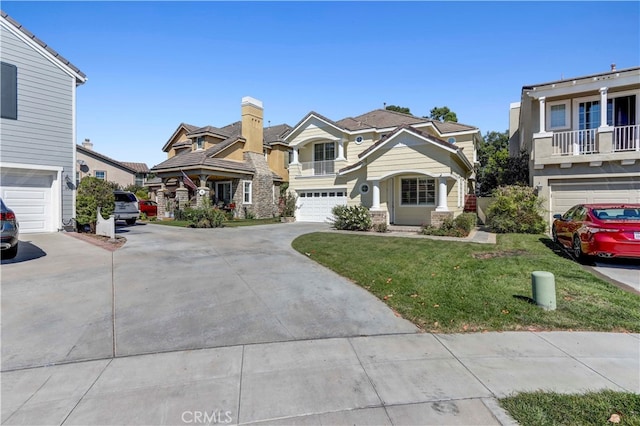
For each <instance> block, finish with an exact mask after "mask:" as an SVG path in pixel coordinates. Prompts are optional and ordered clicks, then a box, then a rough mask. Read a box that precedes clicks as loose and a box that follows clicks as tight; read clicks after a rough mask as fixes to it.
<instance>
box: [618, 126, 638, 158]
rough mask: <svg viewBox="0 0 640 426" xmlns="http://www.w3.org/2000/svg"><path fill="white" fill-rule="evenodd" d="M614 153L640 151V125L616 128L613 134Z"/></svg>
mask: <svg viewBox="0 0 640 426" xmlns="http://www.w3.org/2000/svg"><path fill="white" fill-rule="evenodd" d="M613 151H614V152H622V151H640V124H636V125H633V126H621V127H616V128H615V129H614V132H613Z"/></svg>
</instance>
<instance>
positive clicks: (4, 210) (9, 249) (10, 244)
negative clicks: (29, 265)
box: [0, 198, 20, 259]
mask: <svg viewBox="0 0 640 426" xmlns="http://www.w3.org/2000/svg"><path fill="white" fill-rule="evenodd" d="M19 228H20V225H19V224H18V219H17V218H16V214H15V213H14V212H13V210H11V209H10V208H9V207H7V205H6V204H5V203H4V201H3V200H2V198H0V231H1V232H0V249H1V250H0V255H1V256H2V258H3V259H13V258H14V257H16V255H17V254H18V238H19V237H20V229H19Z"/></svg>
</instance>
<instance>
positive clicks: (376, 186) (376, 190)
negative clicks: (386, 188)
mask: <svg viewBox="0 0 640 426" xmlns="http://www.w3.org/2000/svg"><path fill="white" fill-rule="evenodd" d="M371 186H372V188H371V189H372V190H373V192H372V194H371V195H372V196H373V200H372V202H371V210H380V181H379V180H372V181H371Z"/></svg>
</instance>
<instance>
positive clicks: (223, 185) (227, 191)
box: [215, 181, 232, 205]
mask: <svg viewBox="0 0 640 426" xmlns="http://www.w3.org/2000/svg"><path fill="white" fill-rule="evenodd" d="M215 196H216V204H220V203H222V205H228V204H229V203H230V202H231V198H232V196H231V182H229V181H225V182H216V194H215Z"/></svg>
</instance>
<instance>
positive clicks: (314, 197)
mask: <svg viewBox="0 0 640 426" xmlns="http://www.w3.org/2000/svg"><path fill="white" fill-rule="evenodd" d="M345 194H346V190H304V191H298V211H297V220H299V221H301V222H326V221H328V220H330V219H331V217H332V214H331V210H332V209H333V208H334V207H335V206H338V205H344V204H347V197H346V195H345Z"/></svg>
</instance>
